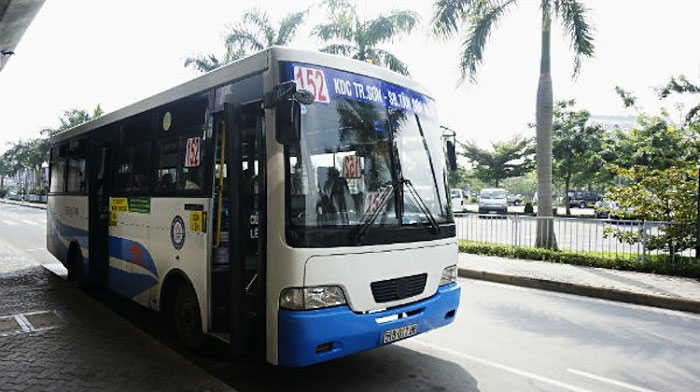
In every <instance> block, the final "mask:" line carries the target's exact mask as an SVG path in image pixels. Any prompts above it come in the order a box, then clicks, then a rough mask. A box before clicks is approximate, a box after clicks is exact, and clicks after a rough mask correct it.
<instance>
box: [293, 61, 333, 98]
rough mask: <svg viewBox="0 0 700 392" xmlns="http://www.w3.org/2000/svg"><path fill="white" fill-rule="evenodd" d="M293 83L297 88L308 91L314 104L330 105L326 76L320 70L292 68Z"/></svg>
mask: <svg viewBox="0 0 700 392" xmlns="http://www.w3.org/2000/svg"><path fill="white" fill-rule="evenodd" d="M294 81H295V82H296V84H297V87H298V88H300V89H304V90H309V91H311V93H312V94H313V95H314V98H315V100H316V102H323V103H330V102H331V100H330V99H329V98H328V85H327V83H326V75H325V74H324V73H323V71H322V70H320V69H316V68H308V67H298V66H295V67H294Z"/></svg>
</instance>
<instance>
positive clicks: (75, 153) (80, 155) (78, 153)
mask: <svg viewBox="0 0 700 392" xmlns="http://www.w3.org/2000/svg"><path fill="white" fill-rule="evenodd" d="M86 152H87V151H86V148H85V140H73V141H71V142H70V143H69V144H68V183H67V190H66V192H68V193H81V194H82V193H85V189H86V182H85V179H86V177H85V162H86V157H85V155H86Z"/></svg>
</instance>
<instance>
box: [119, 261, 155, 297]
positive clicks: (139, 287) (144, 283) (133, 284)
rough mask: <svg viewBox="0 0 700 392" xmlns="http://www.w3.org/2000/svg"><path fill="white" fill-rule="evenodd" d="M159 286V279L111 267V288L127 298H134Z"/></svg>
mask: <svg viewBox="0 0 700 392" xmlns="http://www.w3.org/2000/svg"><path fill="white" fill-rule="evenodd" d="M157 284H158V279H156V278H154V277H153V276H151V275H146V274H139V273H129V272H126V271H124V270H121V269H119V268H115V267H109V288H110V289H111V290H112V291H114V292H115V293H117V294H120V295H123V296H125V297H128V298H133V297H135V296H136V295H138V294H140V293H142V292H144V291H146V290H148V289H150V288H151V287H153V286H155V285H157Z"/></svg>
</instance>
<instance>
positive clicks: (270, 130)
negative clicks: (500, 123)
mask: <svg viewBox="0 0 700 392" xmlns="http://www.w3.org/2000/svg"><path fill="white" fill-rule="evenodd" d="M435 106H436V105H435V102H434V100H433V99H432V98H431V97H430V95H429V93H428V92H427V91H426V90H425V89H424V88H423V87H421V86H420V85H418V84H417V83H415V82H414V81H412V80H411V79H409V78H407V77H405V76H402V75H399V74H397V73H394V72H392V71H389V70H387V69H384V68H380V67H378V66H375V65H372V64H368V63H365V62H360V61H356V60H351V59H347V58H343V57H339V56H334V55H328V54H323V53H318V52H311V51H303V50H295V49H289V48H281V47H272V48H268V49H266V50H264V51H261V52H259V53H257V54H254V55H252V56H250V57H247V58H245V59H241V60H239V61H236V62H234V63H231V64H228V65H225V66H223V67H221V68H219V69H216V70H214V71H211V72H209V73H206V74H204V75H202V76H200V77H197V78H196V79H193V80H191V81H188V82H186V83H183V84H181V85H179V86H176V87H174V88H171V89H169V90H166V91H164V92H162V93H160V94H157V95H154V96H152V97H150V98H147V99H144V100H142V101H140V102H137V103H135V104H133V105H130V106H127V107H125V108H123V109H120V110H117V111H115V112H113V113H110V114H106V115H104V116H102V117H99V118H97V119H94V120H92V121H90V122H88V123H85V124H82V125H79V126H77V127H75V128H73V129H70V130H67V131H64V132H61V133H59V134H56V135H54V136H53V137H52V138H51V141H50V144H51V148H50V159H49V160H50V165H49V173H50V182H49V191H50V192H49V196H48V212H47V226H48V227H47V247H48V249H49V250H50V252H51V253H52V254H53V255H55V257H56V258H57V259H59V260H60V261H61V262H62V263H63V265H64V266H65V267H66V268H67V270H68V278H69V279H70V280H74V281H76V282H77V284H78V286H79V287H82V288H86V289H107V290H110V291H112V292H115V293H117V294H119V295H121V296H124V297H127V298H129V299H131V300H133V301H135V302H137V303H138V304H141V305H143V306H145V307H147V308H150V309H153V310H155V311H158V312H160V313H161V314H162V315H163V316H164V318H165V319H166V320H168V321H169V322H170V323H171V325H172V327H173V331H174V332H175V333H176V335H177V337H178V338H179V340H180V341H182V343H183V344H184V345H185V346H187V347H189V348H191V349H195V350H196V349H198V348H201V347H202V344H203V342H204V339H205V337H214V338H217V339H220V340H224V341H226V342H228V344H229V347H230V350H231V355H232V356H243V355H244V356H246V357H257V358H260V359H263V360H266V361H267V362H269V363H271V364H274V365H280V366H284V367H300V366H306V365H311V364H315V363H319V362H323V361H327V360H331V359H335V358H339V357H343V356H346V355H349V354H353V353H357V352H360V351H364V350H368V349H372V348H375V347H380V346H383V345H386V344H390V343H393V342H396V341H399V340H402V339H406V338H409V337H411V336H414V335H417V334H420V333H423V332H426V331H429V330H432V329H435V328H438V327H442V326H445V325H447V324H450V323H451V322H452V321H453V320H454V318H455V316H456V312H457V308H458V305H459V298H460V288H459V285H458V283H457V242H456V238H455V225H454V218H453V216H452V213H451V207H450V198H449V191H448V188H447V172H448V170H449V167H450V161H449V159H446V154H445V150H446V147H445V146H446V144H445V143H444V140H443V139H442V135H441V133H440V127H439V123H438V118H437V113H436V108H435ZM207 339H209V338H207Z"/></svg>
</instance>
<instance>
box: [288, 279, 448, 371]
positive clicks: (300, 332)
mask: <svg viewBox="0 0 700 392" xmlns="http://www.w3.org/2000/svg"><path fill="white" fill-rule="evenodd" d="M459 295H460V288H459V286H458V285H457V284H456V283H452V284H449V285H445V286H442V287H440V288H438V292H437V293H436V294H435V295H433V296H432V297H430V298H426V299H424V300H422V301H418V302H414V303H412V304H408V305H402V306H399V307H396V308H392V309H389V310H385V311H383V312H377V313H370V314H358V313H355V312H353V311H352V310H350V308H349V307H348V306H336V307H333V308H328V309H319V310H287V309H280V310H279V319H278V329H277V330H278V354H279V357H278V363H279V365H280V366H285V367H299V366H307V365H311V364H314V363H318V362H324V361H328V360H331V359H335V358H340V357H344V356H346V355H350V354H353V353H357V352H360V351H364V350H369V349H372V348H375V347H379V346H382V345H383V344H384V342H383V336H384V332H386V331H387V330H391V329H394V328H400V327H403V326H407V325H411V324H417V326H418V333H423V332H426V331H429V330H431V329H435V328H439V327H442V326H445V325H447V324H449V323H451V322H452V321H454V319H455V317H454V316H455V313H456V311H457V308H458V307H459ZM411 311H418V313H417V314H413V315H411V316H408V317H403V318H399V319H396V320H392V321H387V322H385V323H382V324H378V323H377V321H376V320H377V319H378V318H380V317H387V316H393V315H397V314H400V313H404V312H411ZM329 343H330V344H331V347H330V349H329V350H328V351H324V352H320V353H317V352H316V349H317V347H319V346H320V345H326V344H329Z"/></svg>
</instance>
